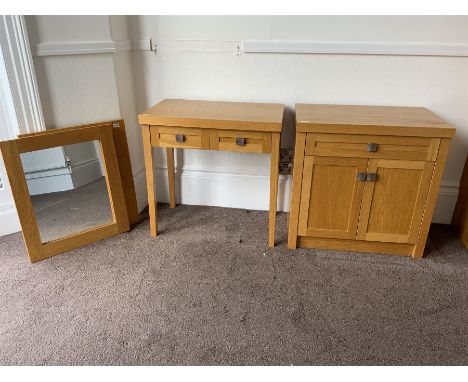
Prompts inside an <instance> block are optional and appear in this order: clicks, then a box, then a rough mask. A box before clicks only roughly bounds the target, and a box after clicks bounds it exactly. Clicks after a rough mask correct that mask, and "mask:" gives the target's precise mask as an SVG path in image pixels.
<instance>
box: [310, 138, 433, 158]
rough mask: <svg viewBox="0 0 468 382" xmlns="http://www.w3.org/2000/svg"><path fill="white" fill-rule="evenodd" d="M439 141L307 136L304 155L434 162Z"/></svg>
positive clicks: (427, 139) (429, 139)
mask: <svg viewBox="0 0 468 382" xmlns="http://www.w3.org/2000/svg"><path fill="white" fill-rule="evenodd" d="M439 144H440V138H420V137H394V136H372V135H340V134H313V133H307V139H306V149H305V154H306V155H316V156H327V157H350V158H386V159H407V160H424V161H435V160H436V159H437V152H438V150H439Z"/></svg>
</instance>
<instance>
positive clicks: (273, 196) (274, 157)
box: [268, 133, 280, 247]
mask: <svg viewBox="0 0 468 382" xmlns="http://www.w3.org/2000/svg"><path fill="white" fill-rule="evenodd" d="M279 150H280V133H272V134H271V156H270V215H269V224H268V245H269V246H270V247H274V246H275V228H276V209H277V206H278V179H279V168H278V166H279Z"/></svg>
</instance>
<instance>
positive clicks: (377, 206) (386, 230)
mask: <svg viewBox="0 0 468 382" xmlns="http://www.w3.org/2000/svg"><path fill="white" fill-rule="evenodd" d="M433 169H434V163H433V162H424V161H406V160H386V159H370V160H369V166H368V169H367V172H368V173H375V174H376V179H375V181H366V183H365V187H364V194H363V197H362V206H361V213H360V217H359V230H358V236H357V238H358V239H359V240H368V241H382V242H392V243H410V244H414V243H416V241H417V238H418V233H419V228H420V225H421V219H422V215H423V211H424V205H425V203H426V198H427V193H428V191H429V185H430V182H431V178H432V170H433Z"/></svg>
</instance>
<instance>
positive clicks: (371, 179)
mask: <svg viewBox="0 0 468 382" xmlns="http://www.w3.org/2000/svg"><path fill="white" fill-rule="evenodd" d="M366 180H368V181H369V182H375V181H376V180H377V174H376V173H375V172H369V173H367V177H366Z"/></svg>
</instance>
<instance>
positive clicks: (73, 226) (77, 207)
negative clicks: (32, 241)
mask: <svg viewBox="0 0 468 382" xmlns="http://www.w3.org/2000/svg"><path fill="white" fill-rule="evenodd" d="M31 201H32V204H33V208H34V212H35V214H36V220H37V225H38V227H39V232H40V235H41V240H42V242H43V243H47V242H48V241H51V240H54V239H58V238H60V237H64V236H68V235H71V234H74V233H77V232H81V231H85V230H87V229H90V228H94V227H97V226H100V225H103V224H107V223H111V222H112V210H111V207H110V201H109V194H108V192H107V185H106V179H105V178H104V177H102V178H100V179H98V180H95V181H94V182H91V183H88V184H87V185H85V186H82V187H78V188H75V189H73V190H68V191H61V192H51V193H48V194H42V195H34V196H31Z"/></svg>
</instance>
